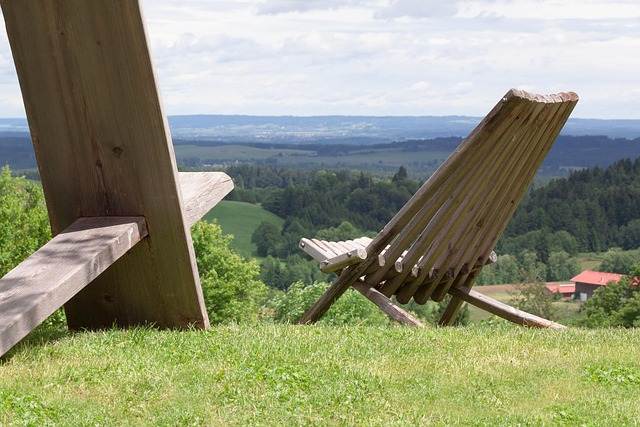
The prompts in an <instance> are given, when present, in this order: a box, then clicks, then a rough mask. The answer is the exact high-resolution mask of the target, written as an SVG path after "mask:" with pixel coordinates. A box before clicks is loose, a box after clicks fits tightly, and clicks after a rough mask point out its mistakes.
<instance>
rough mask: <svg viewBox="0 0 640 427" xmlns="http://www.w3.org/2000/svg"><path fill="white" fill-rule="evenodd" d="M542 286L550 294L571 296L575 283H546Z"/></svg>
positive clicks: (574, 289)
mask: <svg viewBox="0 0 640 427" xmlns="http://www.w3.org/2000/svg"><path fill="white" fill-rule="evenodd" d="M544 286H545V288H547V290H548V291H549V292H551V293H552V294H563V295H564V294H573V293H575V291H576V285H575V283H547V284H546V285H544Z"/></svg>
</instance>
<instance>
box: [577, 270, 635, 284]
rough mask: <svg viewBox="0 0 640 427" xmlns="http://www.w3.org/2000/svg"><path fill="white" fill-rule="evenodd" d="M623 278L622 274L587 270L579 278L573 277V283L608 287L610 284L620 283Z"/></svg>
mask: <svg viewBox="0 0 640 427" xmlns="http://www.w3.org/2000/svg"><path fill="white" fill-rule="evenodd" d="M622 277H623V275H622V274H616V273H604V272H602V271H592V270H585V271H583V272H582V273H580V274H578V275H577V276H575V277H572V278H571V281H572V282H574V283H578V282H580V283H587V284H589V285H595V286H606V285H607V284H608V283H609V282H619V281H620V279H622Z"/></svg>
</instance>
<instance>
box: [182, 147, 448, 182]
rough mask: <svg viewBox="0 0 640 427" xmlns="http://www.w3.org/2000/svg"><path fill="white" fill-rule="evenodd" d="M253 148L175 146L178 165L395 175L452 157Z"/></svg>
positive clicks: (366, 150)
mask: <svg viewBox="0 0 640 427" xmlns="http://www.w3.org/2000/svg"><path fill="white" fill-rule="evenodd" d="M302 148H303V147H301V149H288V148H280V147H278V148H270V147H265V148H262V147H254V146H245V145H234V144H229V145H213V146H200V145H188V144H178V145H176V146H175V149H176V158H177V160H178V163H183V164H188V163H189V161H190V160H194V159H197V161H198V162H200V163H201V164H202V165H207V166H216V167H224V166H227V165H231V164H235V163H247V162H249V163H251V162H263V163H268V164H277V165H279V166H287V167H299V168H303V169H305V168H319V167H326V168H332V169H354V170H356V169H357V170H369V171H377V172H388V173H393V172H395V171H396V170H397V169H398V168H399V167H400V166H405V167H408V168H409V169H410V170H412V171H414V172H416V173H417V174H419V175H421V176H422V175H425V174H427V173H430V172H432V171H433V170H435V168H436V167H437V166H438V165H439V164H440V163H441V162H443V161H444V160H445V159H446V158H447V157H448V156H449V154H450V152H449V151H433V150H422V151H404V150H401V149H389V148H380V149H378V148H373V147H366V146H365V147H363V148H362V149H350V151H349V152H345V153H340V154H337V155H320V154H318V153H317V152H316V151H314V150H311V149H307V150H304V149H302Z"/></svg>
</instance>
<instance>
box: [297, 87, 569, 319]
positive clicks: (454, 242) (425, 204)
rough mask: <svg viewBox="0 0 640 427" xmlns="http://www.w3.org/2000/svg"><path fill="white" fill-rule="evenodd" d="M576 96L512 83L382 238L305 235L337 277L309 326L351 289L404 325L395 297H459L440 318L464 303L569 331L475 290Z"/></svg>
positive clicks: (310, 314) (305, 243)
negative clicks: (329, 239) (336, 238)
mask: <svg viewBox="0 0 640 427" xmlns="http://www.w3.org/2000/svg"><path fill="white" fill-rule="evenodd" d="M577 102H578V96H577V95H576V94H575V93H572V92H569V93H559V94H555V95H547V96H543V95H534V94H530V93H527V92H524V91H521V90H515V89H512V90H510V91H509V92H508V93H507V94H506V95H505V96H504V97H503V98H502V99H501V100H500V102H499V103H498V104H497V105H496V106H495V107H494V108H493V110H491V112H490V113H489V114H488V115H487V117H485V119H484V120H483V121H482V122H481V123H480V124H479V125H478V126H477V127H476V128H475V129H474V130H473V132H472V133H471V134H470V135H469V137H467V138H466V139H465V140H464V141H463V142H462V143H461V144H460V145H459V147H458V148H457V149H456V150H455V151H454V152H453V154H451V156H449V158H448V159H447V160H446V161H445V162H444V163H443V164H442V165H441V166H440V167H439V168H438V170H437V171H436V172H435V173H434V174H433V175H432V176H431V177H430V178H429V179H428V180H427V182H426V183H425V184H424V185H422V187H421V188H420V189H419V190H418V191H417V192H416V193H415V194H414V195H413V197H412V198H411V199H410V200H409V201H408V202H407V204H406V205H405V206H403V207H402V209H401V210H400V211H399V212H398V213H397V214H396V215H395V216H394V217H393V218H392V219H391V221H389V223H388V224H387V225H386V226H385V227H384V228H383V229H382V231H381V232H380V233H379V234H378V235H377V236H376V237H375V238H374V239H367V238H361V239H356V240H352V241H346V242H326V241H322V240H315V239H302V240H301V242H300V246H301V248H302V249H303V250H304V251H305V252H307V253H308V254H309V255H311V256H312V257H313V258H314V259H316V260H318V261H319V262H320V264H321V269H322V271H325V272H332V271H335V272H338V273H339V276H338V278H337V279H336V281H335V282H334V283H333V284H332V285H331V286H330V288H329V289H328V290H327V291H326V292H325V294H324V295H323V296H322V297H321V298H320V299H319V300H318V301H317V302H316V303H315V304H314V305H313V306H312V307H311V308H310V309H309V310H308V311H307V312H306V313H305V314H304V316H303V317H302V319H301V320H300V321H301V323H312V322H315V321H316V320H318V319H319V318H320V317H321V316H322V315H323V314H324V313H326V311H327V310H328V309H329V307H330V306H331V304H333V302H334V301H335V300H336V299H337V298H339V297H340V296H341V295H342V294H343V293H344V292H345V291H346V290H347V289H348V288H349V287H350V286H353V287H354V288H355V289H357V290H358V291H360V292H361V293H363V295H365V296H367V297H368V298H369V299H370V300H372V301H373V302H374V303H376V304H377V305H378V306H379V307H380V308H381V309H383V310H384V311H385V312H387V314H389V315H390V316H391V317H393V318H394V319H396V320H398V321H400V322H403V323H406V324H417V323H416V320H415V319H413V318H412V317H411V316H409V314H408V313H406V312H404V311H403V310H402V309H401V308H400V307H397V306H396V305H394V304H393V302H392V301H391V300H390V299H389V298H390V297H392V296H395V298H396V300H397V301H398V302H400V303H403V304H404V303H407V302H409V301H410V300H411V299H412V298H413V300H414V301H415V302H416V303H418V304H424V303H426V302H427V301H428V300H429V299H433V300H435V301H442V299H443V298H444V296H445V295H447V294H450V295H452V299H451V302H450V303H449V305H448V306H447V308H446V311H445V313H444V314H443V316H442V318H441V319H440V323H441V324H442V325H448V324H451V323H452V322H453V321H454V320H455V318H456V315H457V312H458V309H459V308H460V305H461V303H462V302H463V301H466V302H468V303H470V304H474V305H476V306H478V307H480V308H482V309H484V310H487V311H490V312H491V313H493V314H496V315H498V316H502V317H504V318H506V319H508V320H510V321H513V322H515V323H519V324H522V325H526V326H534V327H545V328H562V327H563V326H562V325H559V324H557V323H554V322H550V321H548V320H546V319H542V318H540V317H537V316H533V315H531V314H528V313H525V312H522V311H520V310H517V309H515V308H513V307H510V306H508V305H506V304H503V303H500V302H498V301H496V300H493V299H491V298H488V297H486V296H484V295H481V294H479V293H478V292H475V291H473V290H472V289H471V287H472V286H473V283H474V280H475V278H476V277H477V276H478V274H479V273H480V271H481V269H482V267H483V266H484V265H485V264H487V263H488V262H491V260H492V259H491V258H492V256H493V257H495V254H494V253H493V248H494V246H495V244H496V242H497V240H498V237H499V236H500V235H501V233H502V231H503V230H504V228H505V227H506V225H507V223H508V221H509V219H510V218H511V216H512V215H513V213H514V211H515V209H516V207H517V206H518V203H519V201H520V199H521V198H522V196H523V195H524V194H525V192H526V191H527V189H528V187H529V185H530V184H531V182H532V180H533V178H534V176H535V174H536V171H537V170H538V168H539V167H540V165H541V163H542V161H543V160H544V158H545V156H546V155H547V153H548V152H549V150H550V149H551V146H552V145H553V143H554V141H555V139H556V137H557V136H558V134H559V133H560V130H561V129H562V127H563V126H564V124H565V122H566V120H567V119H568V118H569V115H570V114H571V111H572V110H573V108H574V106H575V105H576V103H577ZM492 254H493V255H492ZM390 306H393V307H394V308H392V309H390V308H389V307H390ZM390 310H392V313H391V312H390ZM398 313H404V314H401V315H399V314H398Z"/></svg>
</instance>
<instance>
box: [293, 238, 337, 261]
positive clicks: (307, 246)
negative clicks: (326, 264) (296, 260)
mask: <svg viewBox="0 0 640 427" xmlns="http://www.w3.org/2000/svg"><path fill="white" fill-rule="evenodd" d="M298 246H299V247H300V249H302V250H303V251H305V252H306V253H307V254H308V255H309V256H311V258H313V259H314V260H316V261H318V262H322V261H324V260H326V259H327V258H330V257H331V256H333V255H332V254H329V253H327V251H326V250H325V249H324V248H323V247H321V246H318V244H316V242H315V241H313V240H311V239H301V240H300V243H299V244H298Z"/></svg>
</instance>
